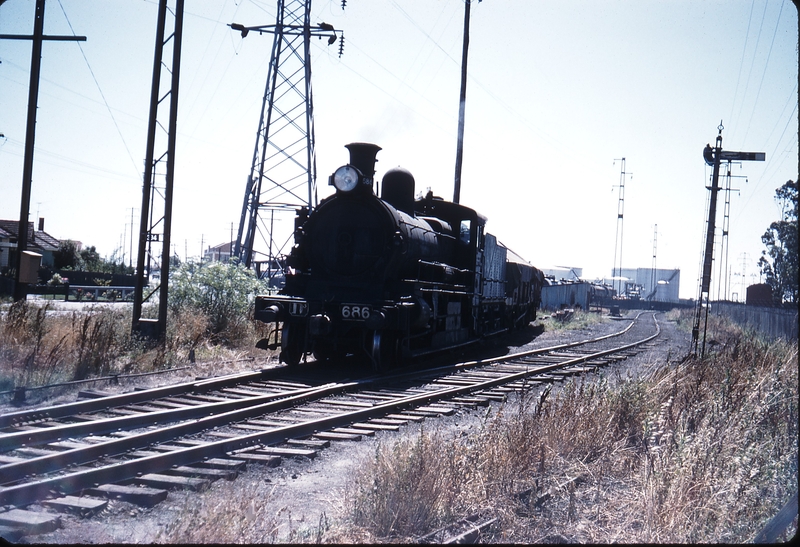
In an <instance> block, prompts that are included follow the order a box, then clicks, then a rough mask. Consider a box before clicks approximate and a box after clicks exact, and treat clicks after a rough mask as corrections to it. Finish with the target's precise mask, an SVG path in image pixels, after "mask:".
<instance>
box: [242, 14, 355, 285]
mask: <svg viewBox="0 0 800 547" xmlns="http://www.w3.org/2000/svg"><path fill="white" fill-rule="evenodd" d="M310 14H311V0H278V10H277V21H276V23H275V24H274V25H265V26H258V27H245V26H244V25H240V24H232V25H230V26H231V28H232V29H234V30H238V31H241V33H242V37H245V36H247V35H248V33H250V32H251V31H255V32H258V33H259V34H261V33H264V32H268V33H271V34H273V35H274V40H273V43H272V54H271V57H270V63H269V70H268V72H267V83H266V88H265V90H264V99H263V103H262V106H261V119H260V120H259V124H258V133H257V135H256V144H255V148H254V150H253V163H252V165H251V167H250V174H249V175H248V177H247V185H246V187H245V193H244V202H243V204H242V215H241V218H240V220H239V231H238V235H237V238H236V242H235V244H234V249H233V254H234V255H235V256H238V257H239V258H240V259H241V261H242V262H243V263H244V264H245V265H246V266H247V267H248V268H249V267H251V266H255V268H256V270H257V271H258V273H259V275H263V274H266V275H268V276H270V277H271V276H272V275H273V274H274V273H275V265H276V264H275V260H276V259H278V258H279V257H281V256H283V255H285V254H286V252H285V251H284V249H285V248H286V246H287V245H288V244H289V242H290V240H291V237H292V234H293V230H292V229H286V228H285V227H284V228H283V229H280V228H279V229H275V222H276V221H277V222H280V221H282V220H287V219H291V218H293V216H294V212H295V211H296V210H297V209H298V208H301V207H306V208H308V210H309V211H310V210H311V209H313V208H314V207H315V206H316V201H317V188H316V178H317V172H316V169H317V168H316V158H315V154H314V105H313V100H312V94H311V54H310V45H311V44H310V43H311V37H312V36H315V37H317V38H322V37H325V38H327V39H328V45H330V44H333V43H334V42H335V41H336V39H337V37H338V38H339V40H340V48H339V54H340V55H341V52H342V46H343V44H344V42H343V37H342V35H341V33H340V32H338V31H336V30H335V29H334V28H333V27H332V26H331V25H328V24H326V23H320V24H319V25H316V26H311V24H310ZM286 213H291V216H289V215H286ZM277 234H282V235H281V236H279V237H276V235H277ZM262 266H266V268H265V271H262Z"/></svg>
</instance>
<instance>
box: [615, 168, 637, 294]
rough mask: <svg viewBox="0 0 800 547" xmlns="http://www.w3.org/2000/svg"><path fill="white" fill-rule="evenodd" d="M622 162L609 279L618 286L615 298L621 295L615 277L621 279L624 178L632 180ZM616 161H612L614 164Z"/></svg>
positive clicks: (620, 285)
mask: <svg viewBox="0 0 800 547" xmlns="http://www.w3.org/2000/svg"><path fill="white" fill-rule="evenodd" d="M619 161H621V162H622V164H621V166H620V171H619V199H618V200H617V235H616V239H615V240H614V271H613V275H612V278H611V282H612V285H614V284H618V285H619V287H618V288H617V296H622V295H621V293H622V291H621V290H620V289H622V287H623V286H624V285H622V283H618V281H619V280H618V279H617V277H622V227H623V226H622V217H623V212H624V210H625V177H626V176H628V175H630V176H631V178H633V173H626V172H625V158H621V159H620V160H619ZM616 162H617V160H614V163H616ZM617 251H619V271H617Z"/></svg>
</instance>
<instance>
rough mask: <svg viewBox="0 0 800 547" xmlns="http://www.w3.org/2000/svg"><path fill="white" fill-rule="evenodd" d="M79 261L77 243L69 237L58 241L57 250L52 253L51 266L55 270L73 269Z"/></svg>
mask: <svg viewBox="0 0 800 547" xmlns="http://www.w3.org/2000/svg"><path fill="white" fill-rule="evenodd" d="M79 262H80V256H78V245H77V244H76V243H75V242H74V241H72V240H71V239H67V240H64V241H60V242H59V243H58V250H57V251H56V252H54V253H53V267H54V268H55V269H56V270H74V269H77V267H78V263H79Z"/></svg>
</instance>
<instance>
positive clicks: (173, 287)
mask: <svg viewBox="0 0 800 547" xmlns="http://www.w3.org/2000/svg"><path fill="white" fill-rule="evenodd" d="M266 290H267V286H266V284H265V283H263V282H262V281H259V280H258V279H257V278H256V275H255V273H254V272H253V271H252V270H249V269H247V268H245V267H244V266H242V265H241V264H239V263H238V262H230V263H228V264H223V263H222V262H209V263H201V264H197V263H186V264H181V265H180V266H179V267H178V268H176V269H175V270H174V271H173V272H172V273H171V274H170V288H169V307H170V309H171V310H172V311H173V312H174V313H178V312H184V313H185V310H187V309H190V310H196V311H197V312H198V313H199V314H202V315H205V316H206V317H207V318H208V321H209V330H210V332H211V334H213V335H216V337H217V338H219V339H221V340H222V341H231V340H233V339H235V338H236V337H237V336H236V335H237V334H239V333H241V332H242V331H243V329H245V328H246V327H247V323H248V321H249V319H250V317H251V315H252V309H253V301H254V298H255V295H256V294H258V293H259V292H265V291H266Z"/></svg>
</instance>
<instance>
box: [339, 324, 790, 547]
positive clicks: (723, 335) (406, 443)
mask: <svg viewBox="0 0 800 547" xmlns="http://www.w3.org/2000/svg"><path fill="white" fill-rule="evenodd" d="M715 340H717V347H719V348H721V349H720V351H719V352H717V353H714V354H712V355H711V356H710V357H709V358H707V359H705V360H703V361H699V360H688V361H686V362H684V363H683V364H680V365H677V366H671V367H664V368H660V369H657V372H656V373H654V374H653V375H652V377H650V378H643V379H617V380H618V381H616V382H607V381H606V380H604V379H603V378H595V379H585V380H576V381H573V382H570V383H568V384H566V385H565V386H564V387H563V389H560V390H559V391H558V393H557V394H555V395H550V396H549V397H548V396H546V395H543V396H542V397H541V399H540V398H537V397H535V396H534V397H526V398H524V399H523V400H522V401H520V402H519V404H509V405H506V406H504V407H502V408H500V409H499V411H497V412H495V413H491V414H490V415H487V416H486V418H485V419H484V420H483V422H482V423H481V426H480V430H479V431H478V432H477V433H474V434H471V435H463V436H462V435H452V434H445V433H441V432H425V431H420V432H419V433H418V434H417V436H416V437H415V438H411V439H405V440H402V441H399V442H396V443H392V444H391V445H389V446H381V447H380V448H379V449H378V451H377V452H376V453H375V455H374V456H373V457H371V458H370V459H369V460H368V461H365V462H364V463H363V465H361V466H360V467H359V472H358V474H357V477H356V479H355V482H354V487H353V489H352V490H351V492H350V495H349V499H348V502H349V514H348V519H349V521H350V523H351V524H352V526H353V527H354V528H353V529H354V530H358V534H357V536H358V537H363V536H364V535H365V534H366V535H367V536H369V537H370V538H371V539H373V540H377V541H387V540H388V541H406V540H411V539H413V538H415V537H419V536H421V535H423V534H425V533H428V532H430V531H432V530H435V529H437V528H438V527H441V526H444V525H446V524H448V523H450V522H452V521H453V520H456V517H458V516H465V515H467V514H470V513H471V512H475V511H477V510H479V509H489V510H491V511H492V512H493V513H494V514H495V515H497V516H499V517H500V519H501V525H500V526H499V528H498V530H499V531H498V532H497V533H496V535H495V536H494V537H493V538H492V539H493V540H495V541H502V542H508V541H510V542H558V541H562V540H569V541H578V542H602V543H605V542H617V541H622V542H646V543H651V542H655V543H665V542H676V543H685V542H725V543H729V542H731V543H732V542H744V541H749V540H752V538H753V536H754V535H755V534H756V533H757V532H758V531H759V530H760V529H761V528H762V527H763V526H764V524H765V523H766V522H767V521H768V520H769V518H771V517H772V516H774V515H775V514H776V513H777V512H778V510H779V509H780V508H781V507H782V505H783V503H785V502H786V501H787V500H788V498H789V497H790V496H791V495H792V494H793V493H794V491H795V489H796V487H797V446H798V430H797V422H798V377H797V348H796V347H792V346H789V345H786V344H783V343H776V344H767V343H764V342H762V341H760V340H758V339H757V338H754V337H751V336H748V335H746V334H742V333H741V332H737V331H736V329H735V328H733V327H730V326H725V327H724V328H721V329H720V330H718V331H715ZM520 494H522V495H520ZM537 502H538V503H537Z"/></svg>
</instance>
